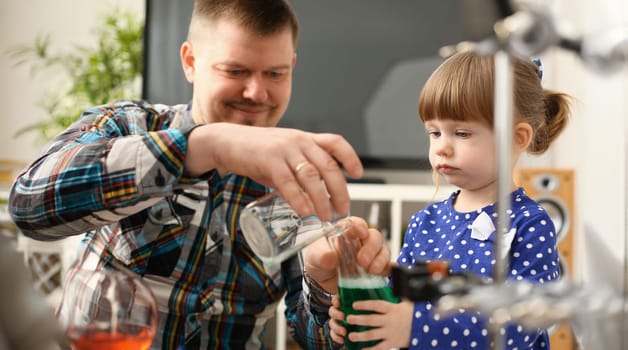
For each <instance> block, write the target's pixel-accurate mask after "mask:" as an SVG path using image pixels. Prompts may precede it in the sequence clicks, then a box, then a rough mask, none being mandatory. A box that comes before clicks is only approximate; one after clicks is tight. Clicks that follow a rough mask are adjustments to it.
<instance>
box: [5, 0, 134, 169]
mask: <svg viewBox="0 0 628 350" xmlns="http://www.w3.org/2000/svg"><path fill="white" fill-rule="evenodd" d="M112 7H117V8H120V9H129V10H132V11H135V12H137V14H138V16H139V17H141V18H143V17H144V1H143V0H58V1H46V0H28V1H21V0H3V1H1V2H0V76H1V77H2V79H0V106H2V117H1V119H0V120H1V122H2V127H1V128H0V145H1V146H2V147H0V160H1V159H10V160H18V161H30V160H32V159H34V158H35V157H36V155H37V150H38V148H39V147H41V144H38V143H36V140H35V135H34V133H32V134H30V133H29V134H25V135H24V136H20V137H19V138H14V134H15V132H16V131H17V130H19V129H21V128H23V127H25V126H28V125H31V124H33V123H36V122H37V121H39V120H41V119H42V118H45V117H46V116H45V115H44V114H43V111H42V110H41V109H39V108H38V107H37V103H38V102H39V99H40V98H41V95H42V93H43V92H44V91H47V90H48V89H53V88H55V87H57V86H58V85H56V84H63V81H58V79H56V80H55V79H54V77H51V76H50V75H42V76H36V78H37V79H31V78H30V75H29V69H28V67H26V66H24V67H14V66H13V61H11V60H10V58H9V57H8V56H7V51H9V50H10V49H12V48H15V47H16V46H17V45H23V44H32V43H33V41H34V39H35V37H36V36H37V35H39V34H45V33H49V34H50V36H51V41H52V46H51V48H52V49H53V50H55V51H57V50H58V52H61V51H65V50H67V49H69V48H72V47H74V45H76V44H79V45H89V44H90V40H91V39H92V38H91V36H90V31H91V30H92V28H93V27H94V23H95V21H97V20H98V19H99V18H100V16H102V15H103V14H105V13H109V12H108V10H110V9H111V8H112Z"/></svg>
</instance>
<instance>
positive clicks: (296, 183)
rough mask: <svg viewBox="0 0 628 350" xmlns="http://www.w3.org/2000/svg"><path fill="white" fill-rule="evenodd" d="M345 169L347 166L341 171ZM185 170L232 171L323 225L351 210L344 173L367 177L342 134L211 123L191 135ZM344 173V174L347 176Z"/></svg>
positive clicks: (191, 172) (196, 173)
mask: <svg viewBox="0 0 628 350" xmlns="http://www.w3.org/2000/svg"><path fill="white" fill-rule="evenodd" d="M341 166H342V167H341ZM185 167H186V169H187V171H188V172H189V173H190V174H192V175H193V176H198V175H201V174H203V173H205V172H207V171H210V170H212V169H217V170H219V171H221V172H222V173H226V172H232V173H235V174H239V175H243V176H248V177H250V178H251V179H253V180H255V181H256V182H259V183H261V184H263V185H266V186H268V187H272V188H274V189H275V190H277V191H278V192H279V193H280V194H281V195H282V197H284V198H285V199H286V200H287V201H288V203H290V205H291V206H292V208H293V209H294V210H295V211H296V212H297V213H298V214H299V215H301V216H308V215H311V214H314V213H316V214H317V215H318V216H319V217H320V218H321V219H322V220H323V221H329V220H331V218H332V209H333V210H334V211H335V212H336V213H338V214H340V215H346V214H347V213H348V212H349V208H350V205H351V203H350V199H349V191H348V189H347V182H346V179H345V173H344V172H346V174H347V175H348V176H350V177H352V178H359V177H360V176H362V172H363V168H362V163H361V162H360V158H359V157H358V155H357V153H356V152H355V150H354V149H353V147H351V145H350V144H349V143H348V142H347V140H345V139H344V138H343V137H342V136H340V135H335V134H316V133H310V132H305V131H301V130H296V129H286V128H268V127H253V126H244V125H238V124H232V123H212V124H207V125H203V126H200V127H198V128H196V129H194V130H192V132H191V133H190V135H189V137H188V147H187V150H186V157H185ZM343 170H344V172H343Z"/></svg>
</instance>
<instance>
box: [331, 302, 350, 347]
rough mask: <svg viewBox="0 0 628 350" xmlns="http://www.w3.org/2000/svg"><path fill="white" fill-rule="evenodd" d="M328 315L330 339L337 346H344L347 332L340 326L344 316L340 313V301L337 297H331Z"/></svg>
mask: <svg viewBox="0 0 628 350" xmlns="http://www.w3.org/2000/svg"><path fill="white" fill-rule="evenodd" d="M328 313H329V317H331V320H330V321H329V330H330V332H329V333H330V336H331V339H332V340H333V341H334V342H336V343H338V344H344V343H345V336H346V335H347V330H346V329H345V327H343V326H342V321H343V320H344V319H345V314H344V313H343V312H342V311H340V299H338V296H337V295H334V296H333V297H332V299H331V306H330V307H329V311H328Z"/></svg>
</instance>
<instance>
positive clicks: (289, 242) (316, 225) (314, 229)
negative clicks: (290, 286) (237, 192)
mask: <svg viewBox="0 0 628 350" xmlns="http://www.w3.org/2000/svg"><path fill="white" fill-rule="evenodd" d="M350 225H351V219H350V218H349V217H348V216H334V218H333V219H332V220H331V221H330V222H326V221H321V220H320V219H319V218H318V217H317V216H315V215H311V216H307V217H301V216H299V215H298V214H297V213H296V212H295V211H294V210H293V209H292V208H291V207H290V204H288V202H287V201H286V200H285V199H284V198H283V197H281V196H280V195H279V193H277V192H271V193H268V194H266V195H264V196H262V197H260V198H258V199H257V200H255V201H253V202H251V203H249V204H248V205H247V206H246V207H244V209H242V213H241V214H240V228H241V229H242V233H243V234H244V237H245V239H246V241H247V243H248V244H249V246H250V247H251V250H253V252H254V253H255V255H257V256H258V257H259V258H260V259H262V260H263V261H264V262H265V263H268V264H278V263H281V262H282V261H284V260H285V259H287V258H289V257H291V256H293V255H295V254H296V253H298V252H299V251H301V250H302V249H303V248H305V247H306V246H308V245H309V244H310V243H312V242H314V241H315V240H317V239H319V238H321V237H325V236H329V235H335V234H337V233H342V232H344V231H345V230H346V229H347V228H348V227H349V226H350Z"/></svg>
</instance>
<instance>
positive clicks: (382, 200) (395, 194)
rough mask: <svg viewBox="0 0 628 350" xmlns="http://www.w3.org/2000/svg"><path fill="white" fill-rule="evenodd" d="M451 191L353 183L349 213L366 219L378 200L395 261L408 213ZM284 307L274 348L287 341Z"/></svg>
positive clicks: (278, 316) (280, 348) (381, 223)
mask: <svg viewBox="0 0 628 350" xmlns="http://www.w3.org/2000/svg"><path fill="white" fill-rule="evenodd" d="M454 190H455V188H453V187H451V186H440V187H439V188H437V187H436V186H434V185H401V184H362V183H359V184H358V183H352V184H349V195H350V197H351V202H352V203H351V215H355V216H360V217H363V218H365V219H367V218H368V216H369V214H370V208H371V207H370V206H371V205H372V204H373V203H378V204H379V215H378V223H377V224H376V226H377V227H378V228H379V229H380V230H381V231H382V233H383V234H385V235H386V239H387V242H388V244H389V247H390V251H391V258H392V260H396V259H397V256H399V251H400V249H401V244H402V241H403V235H404V233H405V229H406V225H407V223H408V220H409V219H410V216H411V215H412V214H414V213H416V212H417V211H419V210H421V209H423V208H424V207H425V206H426V205H427V204H429V203H431V202H434V201H437V200H442V199H444V198H446V197H447V196H449V195H450V194H451V193H452V192H453V191H454ZM284 310H285V306H284V303H283V301H282V302H280V303H279V307H278V308H277V313H276V316H275V320H276V322H275V342H274V343H275V346H274V349H275V350H285V349H286V345H287V341H288V333H287V329H286V319H285V317H284Z"/></svg>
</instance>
